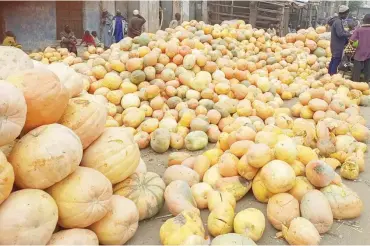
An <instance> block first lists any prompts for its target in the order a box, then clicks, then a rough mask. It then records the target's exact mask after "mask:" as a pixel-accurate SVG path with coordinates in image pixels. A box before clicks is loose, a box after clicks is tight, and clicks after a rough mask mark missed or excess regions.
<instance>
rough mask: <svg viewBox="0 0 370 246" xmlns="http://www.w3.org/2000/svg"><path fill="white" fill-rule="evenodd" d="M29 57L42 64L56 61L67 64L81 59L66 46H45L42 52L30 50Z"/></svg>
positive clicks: (78, 61)
mask: <svg viewBox="0 0 370 246" xmlns="http://www.w3.org/2000/svg"><path fill="white" fill-rule="evenodd" d="M29 57H30V58H31V59H33V60H35V61H39V62H41V63H43V64H51V63H56V62H62V61H63V62H64V61H65V62H67V63H68V64H69V65H72V64H75V63H80V62H82V59H81V58H79V57H76V55H75V54H74V53H70V52H68V49H67V48H52V47H46V48H45V50H44V51H43V52H32V53H30V54H29Z"/></svg>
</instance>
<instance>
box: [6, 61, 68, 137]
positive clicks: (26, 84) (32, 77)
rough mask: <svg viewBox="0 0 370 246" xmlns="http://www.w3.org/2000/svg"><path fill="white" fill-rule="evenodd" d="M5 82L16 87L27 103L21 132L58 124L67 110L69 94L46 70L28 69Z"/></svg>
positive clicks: (56, 78) (13, 75) (12, 75)
mask: <svg viewBox="0 0 370 246" xmlns="http://www.w3.org/2000/svg"><path fill="white" fill-rule="evenodd" d="M7 81H9V82H11V83H12V84H13V85H15V86H16V87H18V88H19V89H20V90H21V91H22V92H23V95H24V98H25V99H26V103H27V117H26V123H25V125H24V128H23V132H25V133H26V132H28V131H30V130H32V129H34V128H36V127H38V126H41V125H46V124H52V123H56V122H58V120H59V119H60V117H61V116H62V115H63V113H64V110H65V109H66V108H67V105H68V100H69V93H68V90H67V89H66V88H65V86H64V85H63V84H62V83H61V82H60V81H59V78H58V77H57V76H56V75H55V74H54V73H53V72H51V71H49V70H46V69H41V68H38V69H29V70H24V71H21V72H16V73H14V74H11V75H10V76H9V77H8V78H7Z"/></svg>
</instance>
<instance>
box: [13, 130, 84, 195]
mask: <svg viewBox="0 0 370 246" xmlns="http://www.w3.org/2000/svg"><path fill="white" fill-rule="evenodd" d="M82 152H83V149H82V144H81V141H80V139H79V138H78V136H77V135H76V134H75V133H74V132H73V131H72V130H70V129H69V128H67V127H65V126H63V125H59V124H51V125H44V126H40V127H37V128H35V129H33V130H32V131H30V132H28V133H27V134H26V135H24V136H23V137H22V138H21V139H20V140H19V141H18V142H17V143H16V144H15V145H14V147H13V150H12V152H11V153H10V156H9V161H10V163H12V165H13V168H14V173H15V178H16V184H17V186H18V187H20V188H36V189H46V188H48V187H50V186H52V185H54V184H55V183H57V182H59V181H61V180H62V179H64V178H65V177H67V176H68V175H69V174H71V173H72V172H74V171H75V170H76V169H77V167H78V165H79V164H80V162H81V159H82ZM40 163H42V165H41V164H40Z"/></svg>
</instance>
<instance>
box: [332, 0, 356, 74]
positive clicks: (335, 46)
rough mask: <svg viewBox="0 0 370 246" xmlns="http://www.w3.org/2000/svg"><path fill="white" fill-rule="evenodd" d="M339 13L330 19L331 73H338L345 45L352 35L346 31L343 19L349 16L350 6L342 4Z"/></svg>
mask: <svg viewBox="0 0 370 246" xmlns="http://www.w3.org/2000/svg"><path fill="white" fill-rule="evenodd" d="M338 13H339V14H338V16H334V17H333V18H331V19H330V20H329V21H328V24H329V25H330V26H331V39H330V50H331V53H332V58H331V61H330V64H329V74H330V75H333V74H336V73H337V71H338V66H339V64H340V63H341V61H342V55H343V50H344V47H345V45H346V44H347V43H348V38H349V37H350V36H351V34H350V32H348V31H346V30H345V29H344V26H343V20H345V19H346V18H347V16H348V14H349V8H348V7H347V6H346V5H341V6H340V7H339V12H338Z"/></svg>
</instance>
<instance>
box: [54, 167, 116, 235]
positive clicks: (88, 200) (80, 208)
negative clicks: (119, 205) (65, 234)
mask: <svg viewBox="0 0 370 246" xmlns="http://www.w3.org/2000/svg"><path fill="white" fill-rule="evenodd" d="M47 192H48V193H49V194H50V195H51V196H52V197H53V198H54V200H55V202H56V203H57V205H58V211H59V221H58V224H59V225H60V226H62V227H64V228H84V227H87V226H90V225H91V224H93V223H95V222H96V221H99V220H101V219H102V218H103V217H104V216H105V215H106V214H107V212H108V211H109V208H110V206H111V197H112V194H113V191H112V184H111V183H110V182H109V180H108V179H107V178H106V177H105V176H104V175H103V174H101V173H100V172H98V171H96V170H94V169H92V168H87V167H78V168H77V170H76V171H74V172H73V173H72V174H71V175H69V176H68V177H67V178H65V179H63V180H62V181H60V182H59V183H57V184H55V185H53V186H52V187H50V188H49V189H47Z"/></svg>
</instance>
